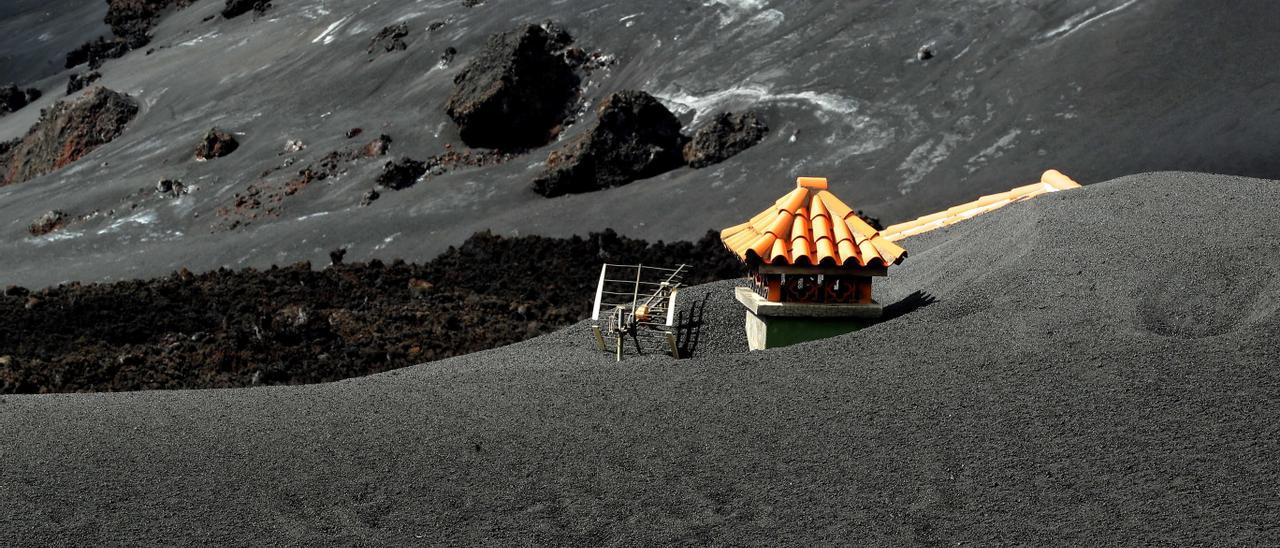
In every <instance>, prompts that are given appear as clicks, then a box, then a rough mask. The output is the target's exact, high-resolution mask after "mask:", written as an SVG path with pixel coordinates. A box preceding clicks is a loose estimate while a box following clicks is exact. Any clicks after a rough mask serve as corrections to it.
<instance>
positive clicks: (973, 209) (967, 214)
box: [880, 169, 1080, 241]
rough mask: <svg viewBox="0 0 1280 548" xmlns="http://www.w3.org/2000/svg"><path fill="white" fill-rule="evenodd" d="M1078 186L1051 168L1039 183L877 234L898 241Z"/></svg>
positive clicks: (934, 214)
mask: <svg viewBox="0 0 1280 548" xmlns="http://www.w3.org/2000/svg"><path fill="white" fill-rule="evenodd" d="M1079 186H1080V183H1077V182H1075V181H1073V180H1071V178H1070V177H1067V176H1066V175H1063V174H1062V173H1061V172H1059V171H1058V170H1056V169H1050V170H1049V171H1046V172H1044V174H1043V175H1041V176H1040V182H1038V183H1032V184H1029V185H1025V186H1020V187H1018V188H1015V189H1013V190H1010V191H1008V192H1001V193H999V194H990V195H987V196H983V197H981V198H978V199H977V200H974V201H972V202H969V203H966V204H960V205H958V206H955V207H951V208H948V209H947V210H946V211H939V212H937V213H933V214H930V215H925V216H924V217H920V218H919V219H916V220H914V221H907V222H905V223H898V224H896V225H892V226H889V227H888V228H885V229H884V230H883V231H882V232H881V233H880V234H881V235H882V236H884V238H885V239H888V240H891V241H897V240H901V239H903V238H906V237H908V236H915V235H916V234H923V233H925V232H929V231H930V230H933V229H936V228H941V227H944V226H947V225H952V224H955V223H958V222H960V221H963V220H965V219H969V218H972V217H976V216H978V215H981V214H983V213H986V212H988V211H993V210H996V209H1000V208H1002V207H1004V206H1007V205H1009V204H1011V203H1014V202H1021V201H1023V200H1027V199H1030V198H1033V197H1035V196H1039V195H1041V194H1047V193H1050V192H1058V191H1059V190H1067V189H1071V188H1078V187H1079Z"/></svg>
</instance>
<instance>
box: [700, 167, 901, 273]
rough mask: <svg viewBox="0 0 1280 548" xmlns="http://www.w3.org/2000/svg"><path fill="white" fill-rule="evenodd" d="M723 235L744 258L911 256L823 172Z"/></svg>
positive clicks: (832, 261)
mask: <svg viewBox="0 0 1280 548" xmlns="http://www.w3.org/2000/svg"><path fill="white" fill-rule="evenodd" d="M720 239H721V241H723V242H724V244H725V246H727V247H728V248H729V250H730V251H733V252H734V253H736V254H737V255H738V257H739V258H741V259H742V260H744V261H748V262H751V261H760V262H762V263H764V264H769V265H795V264H799V265H828V266H888V265H890V264H897V263H901V262H902V260H903V259H905V258H906V257H907V251H906V250H905V249H902V248H901V247H898V245H897V244H894V243H893V242H890V241H889V240H888V239H886V238H884V237H883V236H881V235H880V233H879V232H877V231H876V229H874V228H872V227H871V225H868V224H867V223H866V222H863V220H862V219H860V218H858V215H857V214H856V213H854V212H853V209H852V208H850V207H849V206H848V205H846V204H845V203H844V202H842V201H840V199H839V198H836V197H835V195H834V194H832V193H831V192H829V191H828V190H827V180H826V179H824V178H821V177H800V178H798V179H796V189H795V190H792V191H791V192H789V193H787V195H786V196H783V197H782V198H779V199H778V201H777V202H775V203H774V205H773V207H770V208H769V209H766V210H764V211H762V212H760V214H759V215H756V216H755V217H752V218H751V220H749V221H747V222H745V223H742V224H740V225H737V226H731V227H729V228H726V229H724V230H722V231H720Z"/></svg>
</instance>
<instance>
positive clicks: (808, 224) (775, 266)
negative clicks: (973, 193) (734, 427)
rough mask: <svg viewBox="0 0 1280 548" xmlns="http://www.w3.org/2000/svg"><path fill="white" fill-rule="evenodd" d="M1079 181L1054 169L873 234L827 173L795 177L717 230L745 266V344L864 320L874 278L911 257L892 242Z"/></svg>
mask: <svg viewBox="0 0 1280 548" xmlns="http://www.w3.org/2000/svg"><path fill="white" fill-rule="evenodd" d="M1079 187H1080V184H1079V183H1077V182H1075V181H1073V180H1072V179H1071V178H1070V177H1067V176H1066V175H1063V174H1062V173H1061V172H1059V171H1057V170H1053V169H1050V170H1048V171H1045V172H1044V174H1042V175H1041V176H1040V180H1039V181H1037V182H1035V183H1031V184H1029V185H1023V186H1019V187H1016V188H1013V189H1012V190H1009V191H1007V192H1000V193H997V194H990V195H986V196H982V197H980V198H978V199H977V200H974V201H972V202H968V203H964V204H960V205H957V206H954V207H951V208H948V209H946V210H944V211H939V212H937V213H933V214H930V215H925V216H923V217H920V218H918V219H915V220H912V221H907V222H904V223H899V224H895V225H892V226H889V227H886V228H885V229H884V230H880V231H877V230H876V229H875V228H873V227H872V226H871V225H869V224H867V223H866V222H864V221H863V220H862V219H861V218H859V217H858V215H857V213H856V212H854V211H853V210H852V208H850V207H849V206H848V205H846V204H845V203H844V202H842V201H840V199H839V198H836V197H835V195H834V194H832V193H831V192H830V191H829V190H827V180H826V179H824V178H818V177H800V178H799V179H797V180H796V189H795V190H792V191H791V192H790V193H788V194H787V195H786V196H783V197H782V198H780V199H778V201H777V202H775V203H774V205H773V206H772V207H770V208H769V209H766V210H764V211H762V212H760V214H758V215H756V216H755V217H752V218H751V220H749V221H747V222H745V223H742V224H740V225H736V226H732V227H729V228H726V229H724V230H723V231H721V232H720V238H721V240H722V241H723V242H724V244H725V246H727V247H728V248H729V250H730V251H732V252H733V253H734V254H736V255H737V256H738V258H739V259H741V260H742V261H743V262H744V263H746V266H747V269H748V271H749V275H748V276H749V279H750V280H751V287H738V288H736V289H735V295H734V296H735V297H736V298H737V299H738V301H739V302H741V303H742V304H743V306H745V307H746V308H747V314H746V316H747V320H746V330H747V342H748V346H749V347H750V348H751V349H752V350H761V349H764V348H775V347H779V346H787V345H790V344H795V343H799V342H804V341H812V340H817V339H822V338H826V337H832V336H835V335H841V334H844V333H848V332H850V331H854V330H856V329H859V328H861V327H864V326H866V325H869V324H871V323H873V322H875V321H876V320H877V319H878V318H880V316H881V315H882V314H883V312H884V308H883V307H882V306H881V305H880V303H877V302H876V301H875V300H874V299H872V297H871V280H872V278H873V277H875V276H884V275H886V274H887V273H888V269H889V266H890V265H895V264H899V263H901V262H902V260H903V259H905V258H906V257H907V251H906V250H905V249H903V248H902V247H900V246H898V245H897V244H895V243H894V242H895V241H897V240H900V239H902V238H906V237H908V236H913V235H916V234H922V233H925V232H929V231H931V230H934V229H938V228H942V227H945V226H948V225H951V224H955V223H957V222H960V221H963V220H965V219H970V218H973V217H975V216H978V215H981V214H983V213H986V212H988V211H994V210H996V209H999V208H1001V207H1004V206H1006V205H1009V204H1012V203H1015V202H1021V201H1024V200H1029V199H1031V198H1034V197H1036V196H1039V195H1041V194H1048V193H1052V192H1059V191H1062V190H1070V189H1073V188H1079Z"/></svg>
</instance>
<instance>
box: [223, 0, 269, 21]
mask: <svg viewBox="0 0 1280 548" xmlns="http://www.w3.org/2000/svg"><path fill="white" fill-rule="evenodd" d="M270 8H271V2H269V1H267V0H227V3H226V4H225V5H223V7H222V17H223V18H225V19H234V18H236V17H240V16H241V15H244V14H246V13H249V12H251V11H252V12H255V13H259V14H262V13H266V11H267V10H268V9H270Z"/></svg>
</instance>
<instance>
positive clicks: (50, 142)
mask: <svg viewBox="0 0 1280 548" xmlns="http://www.w3.org/2000/svg"><path fill="white" fill-rule="evenodd" d="M137 114H138V104H137V103H136V102H134V100H133V99H130V98H129V96H127V95H124V94H120V93H116V92H114V91H111V90H109V89H107V88H102V87H99V88H94V89H93V90H91V91H90V92H89V93H86V94H85V95H84V96H83V97H80V98H79V99H77V100H75V101H59V102H58V103H56V104H54V105H53V106H52V107H50V108H48V109H46V110H45V111H44V112H43V114H42V115H41V116H40V121H39V122H36V124H35V125H34V126H32V127H31V129H30V130H28V131H27V134H26V136H24V137H23V138H22V139H21V140H20V141H18V142H16V143H14V142H10V143H7V144H5V145H0V186H3V185H8V184H14V183H21V182H23V181H26V180H29V179H32V178H35V177H38V176H40V175H44V174H46V173H49V172H52V171H54V170H56V169H58V168H61V167H63V166H65V165H67V164H70V163H71V162H74V161H76V160H79V159H80V158H83V157H84V156H85V155H87V154H89V153H90V152H92V151H93V150H94V149H96V148H98V147H100V146H102V145H104V144H106V143H109V142H111V140H112V139H115V138H116V137H118V136H119V135H120V134H121V133H122V132H124V129H125V126H126V125H127V124H128V123H129V121H130V120H133V117H134V116H136V115H137ZM5 149H7V150H5Z"/></svg>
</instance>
